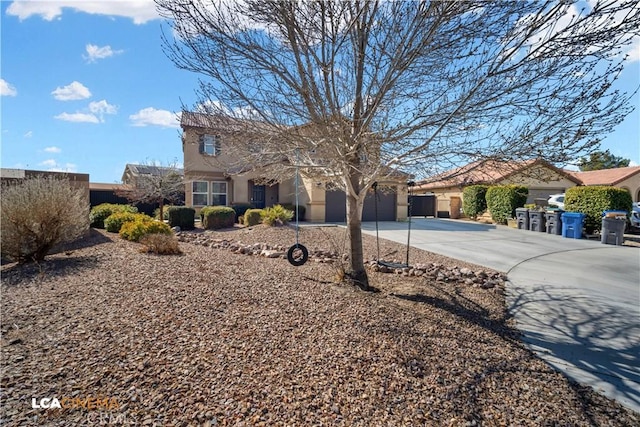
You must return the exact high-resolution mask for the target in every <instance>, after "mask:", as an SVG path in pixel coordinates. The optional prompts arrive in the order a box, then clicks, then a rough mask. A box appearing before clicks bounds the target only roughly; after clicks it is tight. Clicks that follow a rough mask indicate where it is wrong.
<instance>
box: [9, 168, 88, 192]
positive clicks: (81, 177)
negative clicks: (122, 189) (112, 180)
mask: <svg viewBox="0 0 640 427" xmlns="http://www.w3.org/2000/svg"><path fill="white" fill-rule="evenodd" d="M37 176H42V177H53V178H57V179H68V180H69V183H70V184H71V186H73V187H74V188H78V189H81V190H82V192H83V193H84V195H85V197H86V198H87V200H89V174H87V173H70V172H48V171H38V170H27V169H7V168H2V169H1V170H0V179H1V180H2V183H3V184H4V183H6V182H11V181H17V180H22V179H25V178H32V177H37Z"/></svg>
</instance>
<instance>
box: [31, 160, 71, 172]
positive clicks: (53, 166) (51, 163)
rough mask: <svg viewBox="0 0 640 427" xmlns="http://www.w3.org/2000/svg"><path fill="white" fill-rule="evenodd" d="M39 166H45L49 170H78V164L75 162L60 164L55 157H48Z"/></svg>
mask: <svg viewBox="0 0 640 427" xmlns="http://www.w3.org/2000/svg"><path fill="white" fill-rule="evenodd" d="M38 166H42V167H45V168H46V170H47V171H49V172H77V171H78V166H77V165H75V164H74V163H64V164H60V163H58V162H56V161H55V160H54V159H47V160H44V161H42V162H40V163H38Z"/></svg>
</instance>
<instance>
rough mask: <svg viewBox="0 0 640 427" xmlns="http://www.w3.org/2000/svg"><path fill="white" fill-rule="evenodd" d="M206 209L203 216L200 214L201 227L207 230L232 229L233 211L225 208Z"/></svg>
mask: <svg viewBox="0 0 640 427" xmlns="http://www.w3.org/2000/svg"><path fill="white" fill-rule="evenodd" d="M203 209H206V210H205V213H204V215H203V214H202V212H200V215H201V218H202V226H203V227H204V228H205V229H207V230H217V229H219V228H227V227H233V224H235V222H236V213H235V211H234V210H233V209H232V208H230V207H227V206H211V207H206V208H203Z"/></svg>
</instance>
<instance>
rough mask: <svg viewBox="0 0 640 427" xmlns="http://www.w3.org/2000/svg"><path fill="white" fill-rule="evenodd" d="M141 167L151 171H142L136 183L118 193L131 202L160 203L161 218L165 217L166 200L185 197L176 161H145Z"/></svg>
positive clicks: (171, 200)
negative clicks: (163, 162) (162, 164)
mask: <svg viewBox="0 0 640 427" xmlns="http://www.w3.org/2000/svg"><path fill="white" fill-rule="evenodd" d="M140 166H141V169H144V170H147V171H149V172H150V173H141V174H139V175H138V176H136V177H135V183H134V184H132V185H131V186H130V187H129V188H127V189H125V190H117V191H116V194H117V195H118V196H121V197H126V198H127V200H129V201H130V202H138V203H158V204H159V208H160V219H162V218H164V217H163V210H164V202H165V200H166V201H169V202H171V203H175V202H178V201H181V200H182V199H183V198H184V182H183V180H182V174H181V173H180V171H179V170H178V167H177V166H176V163H175V162H174V163H171V164H169V165H167V166H161V165H156V164H154V163H146V164H145V163H143V164H141V165H140Z"/></svg>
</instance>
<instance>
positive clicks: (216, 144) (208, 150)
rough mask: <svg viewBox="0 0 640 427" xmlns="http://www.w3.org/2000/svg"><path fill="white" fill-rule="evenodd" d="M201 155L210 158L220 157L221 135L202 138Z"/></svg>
mask: <svg viewBox="0 0 640 427" xmlns="http://www.w3.org/2000/svg"><path fill="white" fill-rule="evenodd" d="M200 153H201V154H206V155H208V156H218V155H220V135H202V136H200Z"/></svg>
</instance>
